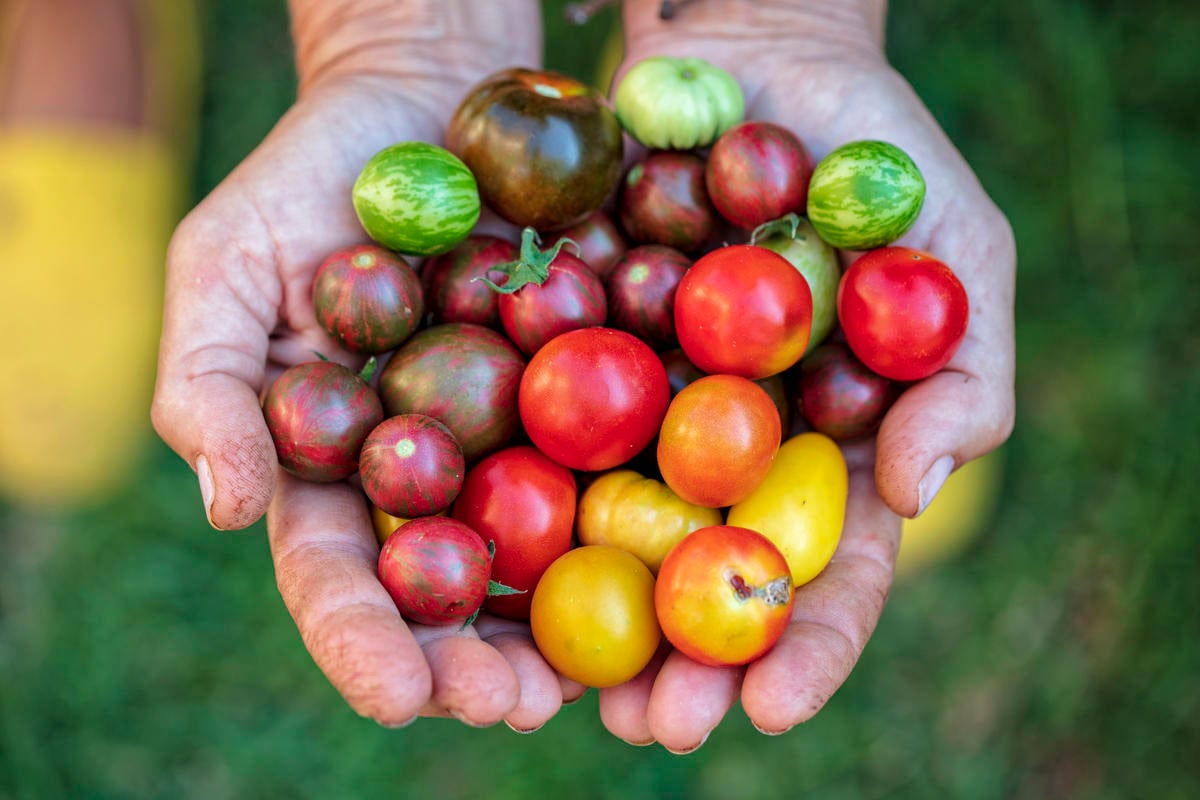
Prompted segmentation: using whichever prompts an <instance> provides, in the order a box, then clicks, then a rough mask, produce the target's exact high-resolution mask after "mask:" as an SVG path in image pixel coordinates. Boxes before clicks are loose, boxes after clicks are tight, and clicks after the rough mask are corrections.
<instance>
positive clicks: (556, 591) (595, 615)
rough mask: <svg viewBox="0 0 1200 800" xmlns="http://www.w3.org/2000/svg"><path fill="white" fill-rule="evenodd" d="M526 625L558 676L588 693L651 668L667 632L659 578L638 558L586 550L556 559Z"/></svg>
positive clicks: (607, 549)
mask: <svg viewBox="0 0 1200 800" xmlns="http://www.w3.org/2000/svg"><path fill="white" fill-rule="evenodd" d="M529 624H530V627H531V628H532V630H533V640H534V642H535V643H536V644H537V648H538V650H539V651H540V652H541V654H542V656H543V657H544V658H545V659H546V662H547V663H549V664H550V666H551V667H553V668H554V669H555V670H557V671H558V672H559V673H560V674H562V675H563V676H565V677H567V678H570V679H571V680H574V681H578V682H579V683H582V684H584V685H585V686H595V687H597V688H602V687H605V686H616V685H617V684H620V683H624V682H625V681H627V680H629V679H630V678H632V677H633V676H635V675H637V674H638V673H639V672H641V671H642V669H643V668H644V667H645V666H646V665H647V664H649V663H650V659H651V658H652V657H653V656H654V651H655V650H656V649H658V643H659V641H660V640H661V639H662V630H661V629H660V628H659V626H658V618H657V616H655V612H654V576H653V575H651V574H650V570H649V569H648V568H647V567H646V565H645V564H643V563H642V562H641V561H640V560H639V559H638V558H637V556H635V555H633V554H632V553H629V552H626V551H625V550H622V549H621V548H619V547H612V546H610V545H600V544H597V545H584V546H583V547H576V548H575V549H573V550H568V551H567V552H566V553H564V554H562V555H561V556H559V557H558V558H557V559H555V560H554V562H553V563H552V564H551V565H550V566H549V567H548V568H547V569H546V571H545V572H544V573H542V577H541V579H540V580H539V581H538V584H537V588H536V589H534V590H533V605H532V608H531V610H530V616H529Z"/></svg>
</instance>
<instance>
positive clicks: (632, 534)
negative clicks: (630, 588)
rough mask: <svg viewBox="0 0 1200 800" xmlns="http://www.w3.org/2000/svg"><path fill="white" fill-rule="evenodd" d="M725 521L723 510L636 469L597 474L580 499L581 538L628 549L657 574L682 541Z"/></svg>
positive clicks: (578, 523)
mask: <svg viewBox="0 0 1200 800" xmlns="http://www.w3.org/2000/svg"><path fill="white" fill-rule="evenodd" d="M720 524H721V511H720V509H716V508H705V507H704V506H699V505H696V504H695V503H689V502H688V501H686V500H684V499H683V498H681V497H680V496H679V495H677V494H675V492H673V491H671V488H670V487H669V486H667V485H666V484H665V483H663V482H662V481H657V480H655V479H654V478H646V477H643V476H642V475H640V474H639V473H637V472H634V471H633V470H631V469H618V470H613V471H612V472H607V473H605V474H603V475H601V476H600V477H598V478H596V480H594V481H593V482H592V484H591V485H590V486H588V488H587V489H586V490H584V492H583V495H582V496H581V497H580V498H579V512H578V513H577V514H576V516H575V530H576V533H577V534H578V535H579V541H580V542H581V543H583V544H608V545H613V546H614V547H620V548H621V549H622V550H628V551H629V552H631V553H633V554H634V555H635V556H637V557H638V558H640V559H641V560H642V563H644V564H645V565H646V566H647V567H649V568H650V571H651V572H653V573H655V574H658V568H659V567H660V566H662V562H663V559H664V558H666V557H667V553H668V552H670V550H671V548H672V547H674V546H675V544H676V542H678V541H679V540H680V539H682V538H683V537H684V536H687V535H688V534H689V533H691V532H692V531H694V530H696V529H698V528H704V527H707V526H709V525H720Z"/></svg>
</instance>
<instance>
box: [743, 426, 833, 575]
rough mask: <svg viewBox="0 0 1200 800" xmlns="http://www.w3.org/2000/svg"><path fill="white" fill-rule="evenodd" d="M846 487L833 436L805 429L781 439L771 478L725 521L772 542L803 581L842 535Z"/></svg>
mask: <svg viewBox="0 0 1200 800" xmlns="http://www.w3.org/2000/svg"><path fill="white" fill-rule="evenodd" d="M848 487H849V474H848V473H847V471H846V459H845V458H844V457H843V456H842V451H841V450H840V449H839V448H838V446H837V444H836V443H835V442H834V441H833V439H830V438H829V437H828V436H825V435H824V434H820V433H801V434H799V435H797V436H793V437H792V438H791V439H788V440H787V441H786V442H784V443H783V445H782V446H781V447H780V448H779V453H778V454H777V455H776V456H775V462H774V463H773V464H772V465H771V470H770V472H768V473H767V477H766V478H765V479H764V480H763V482H762V483H760V484H759V485H758V488H757V489H755V490H754V491H753V492H752V493H751V494H750V496H749V497H747V498H746V499H745V500H743V501H742V502H740V503H738V504H737V505H735V506H733V507H732V508H730V509H729V514H728V516H727V518H726V524H728V525H737V526H740V527H743V528H749V529H751V530H754V531H758V532H759V533H761V534H762V535H764V536H766V537H767V538H768V539H770V540H771V541H772V542H774V543H775V546H776V547H778V548H779V549H780V551H781V552H782V553H783V557H784V558H785V559H787V562H788V566H789V567H791V570H792V581H793V583H794V584H795V585H796V586H803V585H804V584H806V583H808V582H809V581H811V580H812V579H813V578H815V577H816V576H817V575H818V574H819V573H820V572H821V570H823V569H825V565H826V564H828V563H829V559H830V558H832V557H833V551H834V550H836V549H837V545H838V540H840V539H841V538H842V523H843V522H844V521H845V518H846V494H847V491H848Z"/></svg>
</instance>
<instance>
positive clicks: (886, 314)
mask: <svg viewBox="0 0 1200 800" xmlns="http://www.w3.org/2000/svg"><path fill="white" fill-rule="evenodd" d="M837 309H838V319H839V321H840V322H841V325H842V330H843V331H844V332H845V335H846V343H847V344H849V345H850V349H851V350H853V351H854V354H855V355H856V356H858V358H859V360H860V361H862V363H863V364H865V365H866V366H867V367H868V368H869V369H871V370H872V371H874V372H876V373H878V374H880V375H882V376H884V377H885V378H891V379H892V380H895V381H917V380H921V379H922V378H927V377H929V376H930V375H932V374H934V373H935V372H937V371H938V370H940V369H941V368H942V367H944V366H946V364H948V363H949V362H950V359H951V358H953V357H954V354H955V353H956V352H957V351H958V347H959V345H960V344H962V340H963V338H964V337H965V336H966V334H967V323H968V318H969V316H970V310H969V301H968V299H967V292H966V289H965V288H963V285H962V282H961V281H959V279H958V276H956V275H955V274H954V272H953V270H951V269H950V267H948V266H946V264H945V263H943V262H942V261H940V260H939V259H937V258H935V257H934V256H932V255H930V254H929V253H926V252H923V251H921V250H915V249H913V248H910V247H881V248H879V249H878V250H872V251H871V252H869V253H867V254H865V255H863V256H862V257H860V258H859V259H858V260H857V261H855V262H854V263H853V264H851V265H850V267H849V268H848V269H847V270H846V272H845V274H844V275H842V280H841V283H839V284H838V294H837Z"/></svg>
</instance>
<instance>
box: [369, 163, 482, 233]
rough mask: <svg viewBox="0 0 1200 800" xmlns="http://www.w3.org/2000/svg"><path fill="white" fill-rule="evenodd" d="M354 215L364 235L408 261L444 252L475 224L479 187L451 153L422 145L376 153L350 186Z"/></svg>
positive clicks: (464, 165)
mask: <svg viewBox="0 0 1200 800" xmlns="http://www.w3.org/2000/svg"><path fill="white" fill-rule="evenodd" d="M353 200H354V210H355V212H356V213H357V214H358V219H359V222H361V223H362V226H363V230H365V231H366V232H367V234H368V235H369V236H370V237H371V238H372V239H374V240H375V241H377V242H379V243H380V244H381V245H383V246H384V247H387V248H388V249H390V250H395V251H397V252H399V253H404V254H406V255H414V256H431V255H436V254H438V253H444V252H446V251H448V250H450V249H452V248H453V247H454V246H455V245H457V244H458V243H459V242H461V241H462V240H463V239H465V238H467V235H468V234H469V233H470V232H471V229H472V228H474V227H475V223H476V222H477V221H478V220H479V210H480V201H479V187H478V185H477V184H476V182H475V176H474V175H473V174H472V173H471V170H469V169H467V165H466V164H464V163H463V162H462V161H460V160H459V159H458V157H457V156H455V155H454V154H453V153H451V152H450V151H449V150H446V149H444V148H441V147H438V146H437V145H433V144H428V143H426V142H400V143H399V144H394V145H392V146H390V147H386V148H384V149H383V150H380V151H379V152H378V153H376V154H375V155H374V156H372V157H371V159H370V160H369V161H368V162H367V164H366V166H365V167H363V170H362V172H361V173H360V174H359V176H358V180H356V181H355V182H354V191H353Z"/></svg>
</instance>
